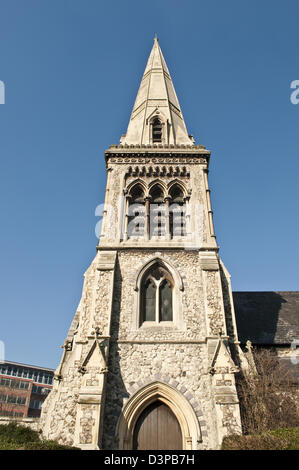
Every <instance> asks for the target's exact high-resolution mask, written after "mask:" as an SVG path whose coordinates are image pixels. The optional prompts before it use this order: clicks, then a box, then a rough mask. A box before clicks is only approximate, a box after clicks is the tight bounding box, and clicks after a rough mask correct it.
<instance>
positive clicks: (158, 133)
mask: <svg viewBox="0 0 299 470" xmlns="http://www.w3.org/2000/svg"><path fill="white" fill-rule="evenodd" d="M152 137H153V143H158V142H162V123H161V121H160V120H159V119H158V118H155V119H154V121H153V136H152Z"/></svg>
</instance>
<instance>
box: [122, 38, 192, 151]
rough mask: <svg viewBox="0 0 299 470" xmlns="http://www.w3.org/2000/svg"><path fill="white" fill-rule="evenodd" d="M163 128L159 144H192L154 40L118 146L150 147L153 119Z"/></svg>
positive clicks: (156, 41) (165, 66) (167, 72)
mask: <svg viewBox="0 0 299 470" xmlns="http://www.w3.org/2000/svg"><path fill="white" fill-rule="evenodd" d="M157 118H158V119H159V121H160V124H161V125H162V138H161V142H160V143H162V144H167V145H169V144H174V145H193V144H194V141H193V138H192V137H190V136H189V135H188V132H187V129H186V125H185V121H184V118H183V114H182V111H181V108H180V105H179V102H178V99H177V96H176V92H175V89H174V86H173V83H172V80H171V77H170V74H169V71H168V68H167V65H166V62H165V59H164V57H163V54H162V51H161V49H160V46H159V44H158V38H157V37H155V39H154V45H153V48H152V51H151V53H150V56H149V59H148V61H147V65H146V68H145V71H144V74H143V77H142V80H141V84H140V87H139V90H138V93H137V97H136V101H135V104H134V107H133V111H132V114H131V118H130V122H129V126H128V130H127V133H126V134H125V135H123V136H122V138H121V141H120V143H121V144H128V145H132V144H133V145H142V144H143V145H151V144H153V143H154V142H153V130H152V126H153V123H154V122H157V121H155V120H156V119H157Z"/></svg>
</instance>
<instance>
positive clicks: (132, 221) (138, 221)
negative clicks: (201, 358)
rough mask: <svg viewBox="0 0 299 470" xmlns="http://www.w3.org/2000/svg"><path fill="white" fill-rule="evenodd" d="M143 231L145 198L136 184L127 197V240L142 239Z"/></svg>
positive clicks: (140, 187)
mask: <svg viewBox="0 0 299 470" xmlns="http://www.w3.org/2000/svg"><path fill="white" fill-rule="evenodd" d="M144 230H145V198H144V191H143V189H142V186H141V185H140V184H136V185H135V186H134V187H133V188H132V190H131V191H130V195H129V208H128V226H127V233H128V238H131V237H143V236H144Z"/></svg>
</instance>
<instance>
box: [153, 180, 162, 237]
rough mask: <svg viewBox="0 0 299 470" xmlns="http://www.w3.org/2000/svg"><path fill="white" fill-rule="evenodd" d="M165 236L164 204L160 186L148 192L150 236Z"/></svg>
mask: <svg viewBox="0 0 299 470" xmlns="http://www.w3.org/2000/svg"><path fill="white" fill-rule="evenodd" d="M163 235H165V203H164V192H163V189H162V188H161V186H160V185H156V186H154V187H153V188H152V189H151V190H150V236H151V237H161V236H163Z"/></svg>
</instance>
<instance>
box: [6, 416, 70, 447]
mask: <svg viewBox="0 0 299 470" xmlns="http://www.w3.org/2000/svg"><path fill="white" fill-rule="evenodd" d="M0 450H79V449H78V448H77V447H71V446H64V445H61V444H58V443H57V442H56V441H46V440H41V439H40V434H39V433H38V432H37V431H33V430H32V429H30V428H28V427H26V426H22V425H20V424H18V423H14V422H11V423H8V424H1V425H0Z"/></svg>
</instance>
